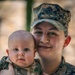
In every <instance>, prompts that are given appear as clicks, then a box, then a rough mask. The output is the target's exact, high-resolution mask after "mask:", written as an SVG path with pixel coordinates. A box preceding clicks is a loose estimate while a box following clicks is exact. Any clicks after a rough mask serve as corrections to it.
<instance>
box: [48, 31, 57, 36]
mask: <svg viewBox="0 0 75 75" xmlns="http://www.w3.org/2000/svg"><path fill="white" fill-rule="evenodd" d="M57 35H58V34H57V33H55V32H50V33H48V36H57Z"/></svg>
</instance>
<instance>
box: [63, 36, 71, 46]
mask: <svg viewBox="0 0 75 75" xmlns="http://www.w3.org/2000/svg"><path fill="white" fill-rule="evenodd" d="M70 41H71V37H70V36H67V37H66V39H65V42H64V47H66V46H67V45H68V44H69V43H70Z"/></svg>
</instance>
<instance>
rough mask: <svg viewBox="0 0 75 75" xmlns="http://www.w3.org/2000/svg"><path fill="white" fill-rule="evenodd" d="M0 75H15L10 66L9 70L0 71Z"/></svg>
mask: <svg viewBox="0 0 75 75" xmlns="http://www.w3.org/2000/svg"><path fill="white" fill-rule="evenodd" d="M0 75H15V73H14V69H13V67H12V65H11V64H9V69H4V70H1V71H0Z"/></svg>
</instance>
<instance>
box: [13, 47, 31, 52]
mask: <svg viewBox="0 0 75 75" xmlns="http://www.w3.org/2000/svg"><path fill="white" fill-rule="evenodd" d="M29 50H30V49H29V48H24V49H23V51H25V52H27V51H29ZM13 51H19V49H18V48H15V49H13Z"/></svg>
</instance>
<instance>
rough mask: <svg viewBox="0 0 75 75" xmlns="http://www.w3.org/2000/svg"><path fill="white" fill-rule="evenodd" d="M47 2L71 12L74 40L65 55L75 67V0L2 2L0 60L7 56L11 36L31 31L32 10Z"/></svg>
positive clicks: (16, 0) (7, 0)
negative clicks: (18, 31) (13, 33)
mask: <svg viewBox="0 0 75 75" xmlns="http://www.w3.org/2000/svg"><path fill="white" fill-rule="evenodd" d="M45 2H46V3H53V4H55V3H57V4H59V5H60V6H61V7H63V8H65V9H68V10H70V11H71V16H72V18H71V22H70V23H69V25H70V26H69V35H70V36H71V38H72V40H71V42H70V44H69V45H68V46H67V47H66V48H65V49H64V51H63V55H64V57H65V59H66V61H68V62H69V63H71V64H73V65H75V32H74V30H75V0H0V59H1V58H2V56H4V55H7V54H6V49H7V48H8V37H9V35H10V34H11V33H12V32H14V31H16V30H20V29H24V30H28V31H29V30H30V24H31V22H32V20H33V14H32V8H34V7H36V6H38V5H40V4H41V3H45Z"/></svg>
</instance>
